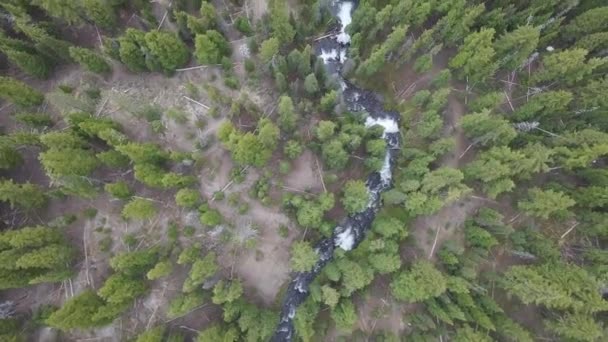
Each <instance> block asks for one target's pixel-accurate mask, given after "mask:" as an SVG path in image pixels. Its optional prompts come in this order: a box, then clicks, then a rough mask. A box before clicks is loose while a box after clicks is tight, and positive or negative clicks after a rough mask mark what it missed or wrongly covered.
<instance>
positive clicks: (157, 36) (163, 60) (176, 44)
mask: <svg viewBox="0 0 608 342" xmlns="http://www.w3.org/2000/svg"><path fill="white" fill-rule="evenodd" d="M144 39H145V42H146V47H147V48H148V49H149V51H150V53H151V54H153V55H154V56H156V58H157V59H158V62H159V63H160V65H161V66H162V68H163V70H164V71H165V72H167V73H172V72H174V71H175V69H177V68H179V67H181V66H184V65H185V64H186V63H187V62H188V59H189V58H190V52H189V51H188V49H187V47H186V45H185V44H184V43H183V42H182V41H181V40H180V39H179V38H178V37H177V36H176V35H175V34H172V33H167V32H159V31H150V32H148V33H146V35H145V37H144Z"/></svg>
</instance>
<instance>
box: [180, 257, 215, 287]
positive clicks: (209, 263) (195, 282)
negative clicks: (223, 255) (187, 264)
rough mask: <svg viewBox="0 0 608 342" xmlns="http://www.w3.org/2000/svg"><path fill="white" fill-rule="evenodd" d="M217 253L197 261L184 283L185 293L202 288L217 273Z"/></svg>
mask: <svg viewBox="0 0 608 342" xmlns="http://www.w3.org/2000/svg"><path fill="white" fill-rule="evenodd" d="M217 268H218V266H217V264H216V262H215V253H213V252H210V253H208V254H207V255H206V256H205V257H204V258H202V259H198V260H196V261H195V262H194V263H193V264H192V268H191V269H190V273H188V278H187V279H186V280H185V281H184V286H183V291H184V292H192V291H195V290H196V289H197V288H198V287H200V286H201V285H202V284H203V283H204V282H205V280H206V279H207V278H209V277H211V276H212V275H214V274H215V272H217Z"/></svg>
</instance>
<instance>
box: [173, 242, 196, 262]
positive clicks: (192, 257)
mask: <svg viewBox="0 0 608 342" xmlns="http://www.w3.org/2000/svg"><path fill="white" fill-rule="evenodd" d="M200 255H201V250H200V248H199V247H197V246H196V245H192V246H190V247H186V248H184V250H183V251H182V252H181V253H180V254H179V257H178V258H177V263H178V264H179V265H184V264H191V263H193V262H195V261H196V260H198V259H199V257H200Z"/></svg>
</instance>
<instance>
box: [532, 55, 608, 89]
mask: <svg viewBox="0 0 608 342" xmlns="http://www.w3.org/2000/svg"><path fill="white" fill-rule="evenodd" d="M587 54H588V51H587V50H584V49H577V48H574V49H569V50H564V51H560V52H554V53H551V54H548V55H545V56H544V57H543V60H542V62H543V69H542V70H541V71H539V72H537V73H535V74H534V78H533V80H534V81H535V82H546V81H554V80H557V79H559V80H560V81H562V82H564V83H565V84H567V85H574V84H575V83H577V82H580V81H582V80H583V79H584V78H586V77H587V76H589V75H590V74H591V73H592V72H593V70H595V69H596V68H598V67H599V66H601V65H603V64H606V62H607V61H608V59H606V58H603V59H600V58H591V59H589V60H588V61H585V59H586V56H587Z"/></svg>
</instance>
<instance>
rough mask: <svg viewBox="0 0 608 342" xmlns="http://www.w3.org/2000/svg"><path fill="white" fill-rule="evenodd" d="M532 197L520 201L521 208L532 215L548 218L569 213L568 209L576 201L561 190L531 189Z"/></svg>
mask: <svg viewBox="0 0 608 342" xmlns="http://www.w3.org/2000/svg"><path fill="white" fill-rule="evenodd" d="M528 193H529V195H530V199H528V200H524V201H520V202H519V208H520V209H521V210H523V211H524V212H525V213H527V214H528V215H531V216H535V217H539V218H543V219H545V220H546V219H548V218H549V217H563V216H565V215H568V209H569V208H570V207H572V206H574V205H575V204H576V202H575V201H574V200H573V199H572V198H570V197H568V195H566V194H564V193H563V192H560V191H553V190H541V189H539V188H534V189H531V190H530V191H529V192H528Z"/></svg>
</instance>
